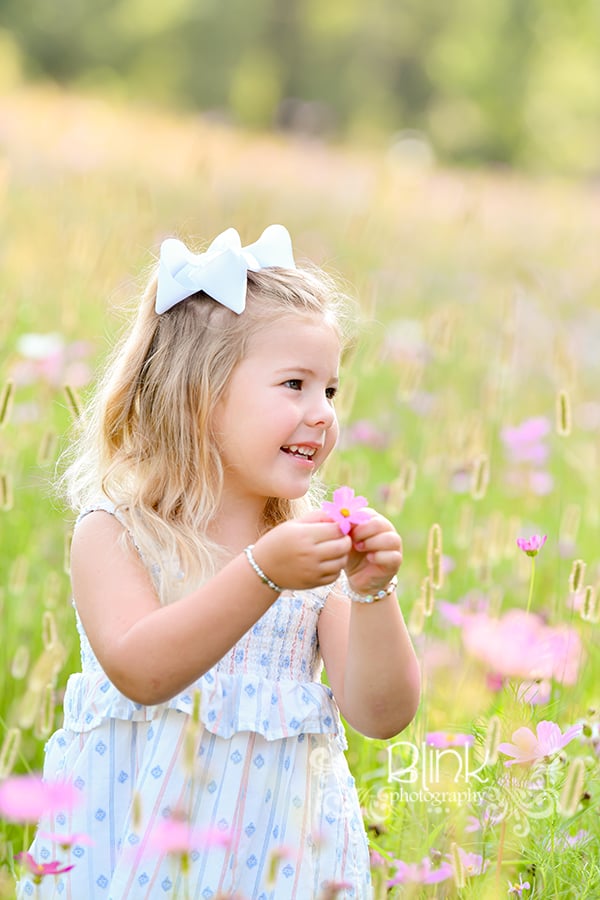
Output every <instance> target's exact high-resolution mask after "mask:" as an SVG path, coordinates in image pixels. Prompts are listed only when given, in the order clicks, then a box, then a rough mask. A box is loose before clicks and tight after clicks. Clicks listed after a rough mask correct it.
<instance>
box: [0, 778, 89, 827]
mask: <svg viewBox="0 0 600 900" xmlns="http://www.w3.org/2000/svg"><path fill="white" fill-rule="evenodd" d="M80 799H81V798H80V795H79V793H78V791H77V790H76V788H74V787H73V785H72V784H71V783H70V782H69V781H57V782H49V781H44V780H43V779H42V778H40V776H39V775H15V776H14V777H13V778H7V779H6V781H3V782H2V784H0V815H2V816H4V817H5V818H7V819H11V820H12V821H13V822H37V820H38V819H40V818H41V817H42V816H43V815H46V814H48V813H53V812H58V811H59V810H61V811H66V810H71V809H73V807H74V806H75V805H76V804H77V803H78V802H79V800H80Z"/></svg>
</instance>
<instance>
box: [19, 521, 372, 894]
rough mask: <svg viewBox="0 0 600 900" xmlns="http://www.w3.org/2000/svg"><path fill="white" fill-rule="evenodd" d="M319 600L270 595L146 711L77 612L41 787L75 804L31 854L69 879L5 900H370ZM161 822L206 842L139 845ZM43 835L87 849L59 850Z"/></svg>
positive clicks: (43, 826) (44, 825)
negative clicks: (323, 648)
mask: <svg viewBox="0 0 600 900" xmlns="http://www.w3.org/2000/svg"><path fill="white" fill-rule="evenodd" d="M93 509H104V510H106V511H107V512H110V513H112V514H115V513H114V508H112V507H110V506H109V505H108V504H102V505H98V506H95V507H93ZM91 511H92V509H89V510H85V512H84V513H83V514H82V515H85V514H87V513H88V512H91ZM80 518H81V517H80ZM326 597H327V589H316V590H308V591H302V592H291V591H284V592H283V593H282V594H281V595H280V596H279V598H278V599H277V600H276V601H275V603H274V604H273V605H272V606H271V607H270V608H269V610H268V611H267V612H266V613H265V614H264V615H263V616H262V617H261V618H260V619H259V621H258V622H257V623H256V624H255V625H254V626H253V627H252V628H251V629H250V630H249V631H248V632H247V633H246V634H245V635H244V636H243V637H242V639H241V640H240V641H238V643H237V644H235V646H234V647H232V648H231V650H230V651H229V652H228V653H227V654H226V655H225V656H224V657H223V658H222V659H221V660H220V661H219V662H218V663H217V665H216V666H214V667H213V668H212V669H210V670H209V671H208V672H206V673H205V674H204V675H203V676H202V677H201V678H200V679H199V680H198V681H197V682H196V683H195V684H194V685H192V686H191V687H190V688H189V690H187V691H184V692H183V693H181V694H178V695H177V696H176V697H173V698H172V699H171V700H170V701H169V702H167V703H162V704H160V705H157V706H142V705H140V704H138V703H134V702H133V701H131V700H129V699H127V697H125V696H124V695H123V694H121V693H120V692H119V691H118V690H117V689H116V687H115V686H114V685H113V684H112V683H111V682H110V681H109V680H108V678H107V676H106V675H105V673H104V672H103V670H102V668H101V667H100V664H99V663H98V660H97V659H96V657H95V656H94V653H93V651H92V649H91V647H90V644H89V642H88V639H87V637H86V635H85V632H84V630H83V627H82V625H81V622H80V620H79V617H78V616H77V628H78V631H79V636H80V640H81V665H82V671H81V673H78V674H75V675H72V676H71V677H70V678H69V680H68V683H67V688H66V693H65V698H64V725H63V727H62V728H61V729H60V730H58V731H57V732H55V733H54V734H53V735H52V737H51V738H50V740H49V741H48V744H47V746H46V755H45V763H44V777H45V778H46V779H47V780H49V781H57V780H61V779H69V780H70V781H72V783H73V784H74V786H75V788H77V789H78V790H80V791H81V798H82V800H81V803H80V804H78V805H76V807H75V808H74V809H73V810H72V811H71V812H68V811H64V812H58V813H55V814H53V815H52V816H49V817H48V818H47V819H45V820H43V821H41V822H40V823H39V827H38V833H37V835H36V837H35V839H34V842H33V845H32V847H31V850H30V852H31V853H32V855H33V856H34V858H35V859H36V861H37V862H39V863H45V862H49V861H51V860H54V859H59V860H60V861H61V862H64V863H65V864H74V868H73V869H72V870H71V871H70V872H68V873H65V874H63V875H57V876H52V875H49V876H45V877H44V878H43V879H42V882H41V884H39V885H35V884H34V883H33V881H32V880H31V878H30V877H23V878H22V879H21V881H20V882H19V885H18V888H17V897H18V898H19V900H22V898H29V897H32V898H35V900H38V898H39V900H48V898H63V900H96V898H99V900H100V898H102V900H104V898H106V900H125V898H127V900H147V898H163V897H164V898H167V900H173V898H177V900H210V898H215V900H216V898H225V897H227V898H230V897H231V898H233V897H235V898H236V900H318V898H320V897H324V896H327V889H328V886H329V888H330V889H332V888H333V887H334V886H336V887H338V889H339V892H338V893H337V894H335V895H334V896H336V897H337V898H340V900H342V898H343V900H350V898H352V900H370V898H371V897H372V889H371V877H370V870H369V853H368V845H367V838H366V834H365V830H364V826H363V822H362V817H361V812H360V807H359V803H358V796H357V793H356V789H355V786H354V779H353V778H352V776H351V775H350V772H349V770H348V766H347V762H346V758H345V755H344V749H345V748H346V740H345V735H344V731H343V726H342V723H341V721H340V716H339V711H338V708H337V705H336V703H335V700H334V699H333V695H332V692H331V690H330V688H329V687H327V686H326V685H324V684H322V683H321V680H320V678H321V672H322V666H323V664H322V660H321V657H320V654H319V648H318V642H317V623H318V617H319V613H320V611H321V609H322V608H323V605H324V602H325V599H326ZM194 710H196V713H195V714H194ZM174 817H183V818H185V820H186V821H187V822H188V823H189V824H190V826H192V827H193V828H194V829H200V830H201V831H202V832H203V833H204V834H206V835H207V836H208V835H212V836H213V837H211V838H210V839H208V838H207V841H206V842H203V843H204V846H199V847H197V848H195V849H192V852H191V853H190V854H189V855H188V856H187V858H186V859H184V860H183V861H182V857H181V856H179V855H178V854H175V853H164V851H161V850H159V849H157V848H156V846H155V844H154V843H153V837H154V835H156V834H157V831H156V829H157V826H160V825H161V823H162V824H163V825H164V823H165V821H167V820H170V819H172V818H174ZM45 832H49V833H59V834H65V835H72V834H85V835H88V836H89V837H91V838H92V839H93V841H94V844H93V846H88V845H87V844H86V843H84V842H83V841H81V842H80V843H75V844H74V846H73V847H72V848H71V849H70V850H67V851H63V850H61V849H59V848H58V847H57V846H56V844H55V843H53V842H50V841H49V840H48V839H47V838H44V837H43V834H44V833H45ZM214 835H217V837H218V836H220V835H222V836H223V841H219V840H214Z"/></svg>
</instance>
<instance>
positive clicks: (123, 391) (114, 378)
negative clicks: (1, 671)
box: [59, 267, 351, 603]
mask: <svg viewBox="0 0 600 900" xmlns="http://www.w3.org/2000/svg"><path fill="white" fill-rule="evenodd" d="M155 300H156V274H155V275H154V276H153V277H152V278H151V280H150V283H149V284H148V286H147V288H146V290H145V292H144V294H143V297H142V301H141V304H140V306H139V309H138V312H137V316H136V318H135V320H134V322H133V325H132V327H131V328H130V330H129V332H128V333H126V334H125V336H124V338H123V339H122V340H121V341H120V342H119V343H118V344H117V346H116V347H115V349H114V351H113V353H112V354H111V356H110V358H109V360H108V363H107V365H106V368H105V371H104V375H103V377H102V378H101V381H100V383H99V386H98V390H97V391H96V393H95V396H94V398H93V399H92V401H91V402H90V404H89V405H88V406H87V407H86V409H85V410H84V412H83V414H82V416H81V418H80V420H79V423H78V426H77V433H76V435H75V439H74V440H73V442H72V443H71V445H70V447H69V449H68V451H67V453H66V457H67V458H66V460H64V458H63V462H65V461H66V462H67V463H69V462H70V465H68V468H66V470H65V471H64V474H63V475H62V476H61V478H60V483H59V486H60V487H61V488H62V493H63V494H66V498H67V502H68V503H69V505H70V506H71V507H72V508H74V509H76V510H81V509H83V508H85V507H89V506H93V505H94V504H95V503H97V502H98V500H99V498H102V496H105V497H108V498H109V500H111V501H112V502H113V503H114V504H115V505H116V507H117V509H118V511H119V513H120V516H121V517H122V518H123V519H124V520H125V523H126V525H127V528H128V531H129V532H130V535H131V537H132V538H133V540H134V542H135V544H136V546H137V548H138V550H139V551H140V554H141V557H142V560H143V561H144V564H145V565H146V567H147V568H148V570H149V571H150V572H151V573H152V575H153V578H154V581H155V584H156V587H157V590H158V593H159V596H160V599H161V602H163V603H165V602H171V601H172V600H174V599H176V598H177V597H178V596H181V595H182V593H184V592H185V591H186V590H189V589H191V587H193V586H195V585H197V584H200V583H201V582H202V581H204V580H205V579H206V578H208V577H210V575H211V574H213V573H214V572H215V571H216V570H217V569H218V568H219V566H220V565H222V564H223V562H224V559H225V558H224V553H223V550H222V548H220V547H219V546H218V545H216V544H215V543H214V542H213V541H211V540H210V539H209V537H208V529H209V525H210V523H211V520H212V519H213V517H214V515H215V511H216V510H217V509H218V507H219V502H220V497H221V491H222V485H223V467H222V463H221V459H220V456H219V452H218V449H217V442H216V440H215V436H214V431H213V413H214V410H215V407H216V405H217V404H218V402H219V400H220V399H221V398H222V397H223V396H224V395H225V393H226V391H227V386H228V383H229V379H230V377H231V374H232V372H233V371H234V369H235V368H236V366H237V365H238V364H239V362H240V361H241V360H242V359H243V358H244V356H245V353H246V348H247V345H248V342H249V341H250V340H251V339H252V336H253V335H254V334H255V333H256V332H258V331H260V330H261V329H262V328H264V326H265V324H267V323H270V322H273V321H274V320H276V319H278V318H280V317H281V316H283V315H299V316H304V317H306V316H320V317H322V318H323V319H324V321H326V322H328V323H329V324H330V325H332V326H333V327H334V328H335V330H336V332H337V334H338V335H339V337H340V341H341V345H342V349H347V347H348V346H349V344H350V334H349V331H350V323H351V316H350V314H349V313H350V306H349V304H348V298H347V297H346V296H345V295H344V294H342V293H341V291H340V290H339V289H338V287H337V285H336V284H335V283H334V281H333V280H332V279H330V278H329V276H328V275H326V274H325V273H324V272H322V271H321V270H320V269H317V268H316V267H304V268H298V269H275V268H272V269H263V270H261V271H259V272H249V273H248V288H247V299H246V309H245V310H244V312H243V313H242V314H241V315H236V314H235V313H233V312H231V311H230V310H229V309H227V308H226V307H224V306H222V305H221V304H219V303H217V302H215V301H214V300H212V299H211V298H210V297H208V296H207V295H206V294H204V293H203V292H198V293H196V294H194V295H192V296H191V297H189V298H188V299H186V300H184V301H182V302H180V303H178V304H177V305H176V306H174V307H173V308H172V309H170V310H169V311H168V312H166V313H163V314H161V315H157V313H156V312H155V310H154V304H155ZM321 495H322V490H321V485H320V483H319V482H318V481H317V480H315V481H314V482H313V485H312V487H311V489H310V491H309V492H308V494H307V495H306V496H305V497H303V498H301V499H299V500H286V499H281V498H277V497H273V498H270V499H269V500H268V502H267V504H266V507H265V511H264V530H265V531H266V530H268V529H269V528H271V527H273V526H274V525H277V524H279V523H280V522H283V521H285V520H286V519H289V518H293V517H295V516H297V515H300V514H302V513H303V512H304V511H306V510H307V509H308V508H311V507H313V506H314V505H315V503H316V502H317V499H318V497H320V496H321ZM126 539H127V538H126Z"/></svg>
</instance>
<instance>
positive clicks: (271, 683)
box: [64, 669, 347, 749]
mask: <svg viewBox="0 0 600 900" xmlns="http://www.w3.org/2000/svg"><path fill="white" fill-rule="evenodd" d="M195 689H197V690H199V691H200V704H199V712H200V721H201V722H202V724H203V725H204V726H205V728H206V729H207V731H210V732H211V733H212V734H216V735H218V736H219V737H223V738H230V737H231V736H232V735H233V734H235V733H237V732H239V731H252V732H255V733H257V734H260V735H262V736H263V737H264V738H265V739H266V740H268V741H276V740H279V739H280V738H285V737H293V736H297V735H299V734H333V735H335V736H336V737H337V739H338V742H339V744H340V746H341V747H342V748H343V749H345V747H346V746H347V744H346V738H345V734H344V730H343V727H342V724H341V721H340V716H339V712H338V709H337V705H336V703H335V700H334V699H333V693H332V691H331V689H330V688H329V687H328V686H327V685H325V684H321V683H320V682H312V681H307V682H299V681H286V680H273V679H269V678H263V677H261V676H260V675H254V674H235V675H230V674H228V673H225V672H219V671H215V670H214V669H213V670H211V671H209V672H207V673H206V674H205V675H203V676H202V678H200V679H199V680H198V681H197V682H196V684H195V686H194V688H192V689H191V690H188V691H186V692H183V693H181V694H178V695H177V696H176V697H173V699H172V700H169V701H168V702H166V703H162V704H159V705H156V706H143V705H142V704H140V703H134V702H133V700H129V699H128V698H127V697H125V696H124V695H123V694H121V693H120V691H118V690H117V688H116V687H115V686H114V685H113V684H112V682H111V681H109V679H108V678H107V677H106V675H105V674H104V673H103V672H87V673H78V674H76V675H71V677H70V678H69V681H68V683H67V689H66V692H65V697H64V716H65V720H64V728H65V729H67V730H69V731H75V732H86V731H91V730H92V729H93V728H96V727H97V726H99V725H100V724H101V723H102V722H104V721H106V719H124V720H127V721H132V722H147V721H150V720H152V719H156V718H159V717H160V716H161V715H162V713H163V712H164V711H165V710H166V709H175V710H178V711H179V712H182V713H186V714H187V715H190V716H191V715H192V713H193V709H194V693H195Z"/></svg>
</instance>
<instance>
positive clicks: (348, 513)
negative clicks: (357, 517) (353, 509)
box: [340, 506, 350, 519]
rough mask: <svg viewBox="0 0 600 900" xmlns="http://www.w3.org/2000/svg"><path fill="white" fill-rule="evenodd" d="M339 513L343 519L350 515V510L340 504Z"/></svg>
mask: <svg viewBox="0 0 600 900" xmlns="http://www.w3.org/2000/svg"><path fill="white" fill-rule="evenodd" d="M340 513H341V514H342V515H343V516H344V518H345V519H347V518H349V516H350V510H349V509H347V508H346V507H345V506H342V508H341V509H340Z"/></svg>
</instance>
